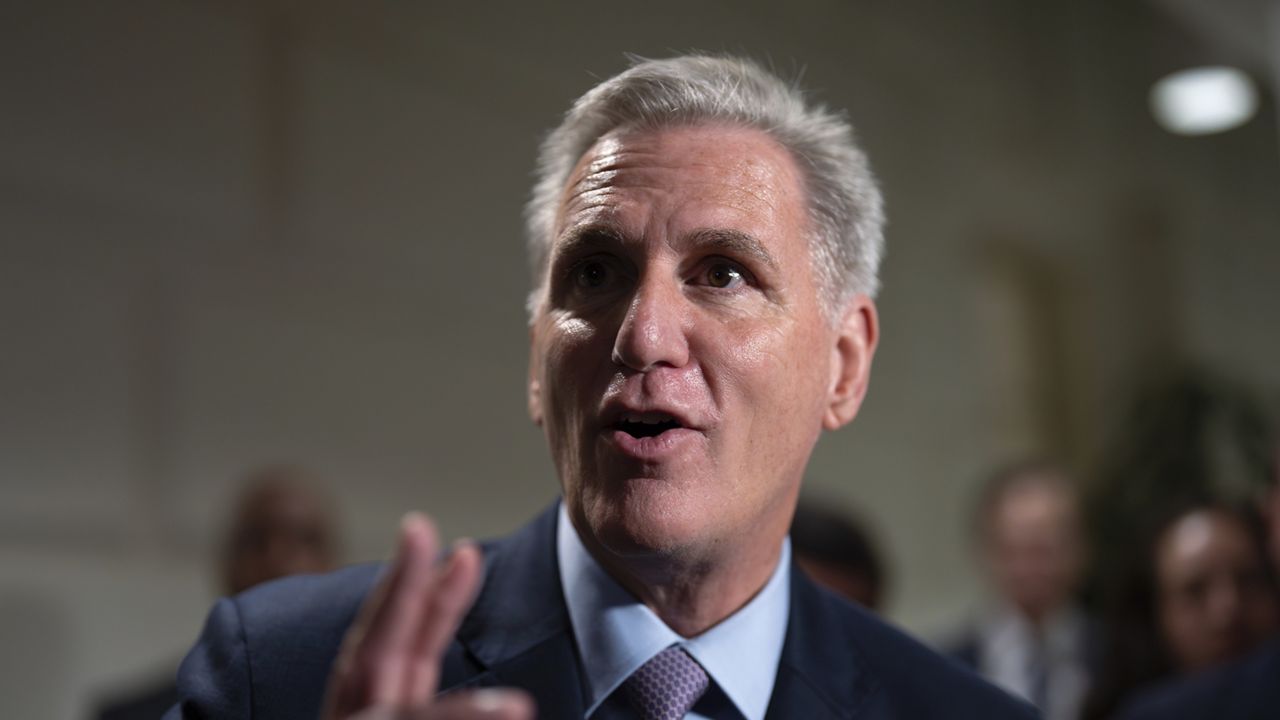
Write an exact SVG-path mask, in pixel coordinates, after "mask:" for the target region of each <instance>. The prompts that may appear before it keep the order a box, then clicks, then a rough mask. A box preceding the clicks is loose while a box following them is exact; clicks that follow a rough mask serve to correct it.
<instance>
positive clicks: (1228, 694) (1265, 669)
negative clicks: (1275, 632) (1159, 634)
mask: <svg viewBox="0 0 1280 720" xmlns="http://www.w3.org/2000/svg"><path fill="white" fill-rule="evenodd" d="M1119 717H1120V718H1122V719H1123V720H1166V719H1167V720H1273V719H1274V718H1276V717H1280V638H1277V639H1275V640H1272V641H1271V643H1270V644H1269V645H1267V646H1266V647H1264V648H1263V649H1261V650H1259V651H1257V652H1255V653H1254V654H1252V655H1250V656H1249V657H1248V658H1245V659H1244V660H1242V661H1239V662H1235V663H1232V664H1230V665H1224V666H1223V667H1220V668H1215V669H1213V670H1209V671H1207V672H1204V673H1201V674H1199V675H1196V676H1195V677H1192V678H1190V679H1180V680H1175V681H1171V682H1168V683H1165V684H1163V685H1159V686H1157V687H1156V688H1154V689H1152V690H1149V691H1147V692H1144V693H1142V694H1140V695H1139V696H1138V697H1137V699H1136V700H1134V701H1133V702H1132V703H1130V704H1129V705H1128V707H1126V708H1125V710H1124V711H1123V712H1121V713H1120V716H1119Z"/></svg>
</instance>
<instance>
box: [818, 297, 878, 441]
mask: <svg viewBox="0 0 1280 720" xmlns="http://www.w3.org/2000/svg"><path fill="white" fill-rule="evenodd" d="M836 333H837V334H836V344H835V347H833V348H832V349H831V382H830V385H829V386H828V387H829V388H830V390H829V392H828V395H827V408H826V412H825V413H823V416H822V426H823V427H825V428H826V429H828V430H838V429H839V428H842V427H844V426H845V425H847V424H849V422H850V421H852V420H853V418H854V417H856V416H857V414H858V408H860V407H862V398H863V397H865V396H866V394H867V382H868V381H869V380H870V378H871V359H872V357H874V356H875V354H876V343H877V342H879V340H880V320H879V317H878V316H877V315H876V305H875V303H874V302H873V301H872V300H871V298H870V297H868V296H867V295H863V294H858V295H857V296H855V297H854V298H853V299H852V300H850V301H849V304H848V306H847V307H846V308H845V311H844V315H843V317H842V318H841V320H840V324H839V326H838V327H837V328H836Z"/></svg>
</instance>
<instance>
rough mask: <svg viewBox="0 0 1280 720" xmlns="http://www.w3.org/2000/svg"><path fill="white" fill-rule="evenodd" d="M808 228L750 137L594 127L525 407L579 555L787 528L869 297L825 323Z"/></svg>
mask: <svg viewBox="0 0 1280 720" xmlns="http://www.w3.org/2000/svg"><path fill="white" fill-rule="evenodd" d="M807 230H808V223H807V215H806V207H805V202H804V195H803V190H802V180H801V176H800V174H799V171H798V169H797V168H796V166H795V162H794V160H793V159H792V158H791V156H790V155H789V153H788V152H787V151H786V150H785V149H783V148H782V147H781V146H780V145H778V144H777V143H776V142H774V141H773V140H772V139H770V138H769V137H768V136H766V135H765V134H763V133H761V132H759V131H755V130H748V129H739V128H730V127H725V126H705V125H704V126H694V127H683V128H671V129H666V130H660V131H647V132H634V133H618V134H609V135H606V136H605V137H603V138H602V139H601V140H600V141H599V142H597V143H596V145H595V146H594V147H593V148H592V149H590V150H589V151H587V153H586V154H585V155H584V156H583V157H582V159H581V160H580V161H579V163H578V166H577V168H576V169H575V170H574V172H573V173H572V174H571V176H570V179H569V183H568V186H567V187H566V189H565V192H564V195H563V196H562V201H561V206H560V209H559V215H558V220H557V227H556V231H555V234H554V237H553V245H552V248H551V253H550V261H549V267H548V270H547V272H548V275H547V277H546V298H545V301H544V303H543V305H542V307H541V309H540V310H539V311H538V314H537V317H536V319H535V322H534V328H533V342H532V356H531V362H530V409H531V412H532V414H533V416H534V419H535V420H536V421H538V422H540V423H542V425H543V427H544V429H545V432H546V435H547V439H548V442H549V444H550V446H551V452H552V456H553V460H554V461H555V463H556V466H557V469H558V471H559V475H560V478H561V483H562V485H563V491H564V497H565V502H566V504H567V506H568V508H569V511H570V516H571V517H572V518H573V521H574V525H575V527H576V528H577V529H578V531H579V533H581V534H582V535H583V536H584V540H587V541H588V543H589V544H598V545H600V546H603V547H604V548H606V549H607V550H608V551H610V552H612V553H615V554H619V555H633V556H634V555H661V556H673V555H683V556H686V557H691V558H698V557H709V556H711V555H713V554H714V553H716V552H723V551H724V550H725V549H726V547H727V543H736V542H739V541H742V540H744V539H745V538H746V537H747V536H748V535H753V536H758V537H760V538H770V537H773V536H776V537H778V538H781V536H782V535H783V534H784V533H785V532H786V527H787V524H788V523H789V522H790V517H791V513H792V511H793V509H794V504H795V495H796V492H797V489H798V487H799V482H800V478H801V476H802V475H803V471H804V467H805V464H806V462H807V460H808V458H809V454H810V452H811V451H812V449H813V445H814V443H815V442H816V440H817V438H818V435H819V433H820V431H821V429H822V427H823V425H824V423H825V424H826V425H828V426H829V427H838V426H839V425H841V424H843V423H844V422H847V421H848V420H849V419H851V418H852V415H853V413H854V412H856V407H857V403H858V401H860V400H861V397H862V391H863V388H864V387H865V379H866V372H867V370H868V369H869V364H870V355H871V352H872V351H873V349H874V340H875V315H874V307H873V306H872V305H871V302H870V300H868V299H867V298H865V297H859V298H858V299H856V300H855V301H854V302H853V303H852V305H851V307H854V308H856V310H855V311H854V312H853V313H852V315H850V317H852V318H853V319H852V320H851V321H849V322H845V323H843V324H842V323H839V322H837V323H832V322H830V321H829V320H828V319H827V318H826V316H824V314H823V313H822V311H821V308H820V306H819V289H818V286H817V281H816V278H815V276H814V273H813V269H812V264H811V259H810V254H809V244H808V239H807ZM850 328H852V331H851V330H850ZM851 332H852V333H853V334H855V335H856V334H857V333H862V334H861V335H860V336H859V337H856V338H853V339H850V338H849V337H848V336H849V335H850V333H851ZM842 338H843V340H842ZM851 360H852V362H853V365H855V366H856V367H854V368H853V369H852V370H851V368H850V362H851ZM851 375H856V377H851ZM851 396H855V397H851ZM833 403H834V405H833Z"/></svg>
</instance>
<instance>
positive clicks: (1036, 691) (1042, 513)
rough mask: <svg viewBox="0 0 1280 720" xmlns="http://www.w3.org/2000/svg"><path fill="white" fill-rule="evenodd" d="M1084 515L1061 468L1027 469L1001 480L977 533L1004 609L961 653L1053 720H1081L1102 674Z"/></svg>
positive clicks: (1001, 475)
mask: <svg viewBox="0 0 1280 720" xmlns="http://www.w3.org/2000/svg"><path fill="white" fill-rule="evenodd" d="M1079 513H1080V510H1079V498H1078V491H1077V489H1076V487H1075V484H1074V481H1073V479H1072V478H1071V477H1070V476H1069V475H1068V474H1067V473H1066V471H1065V470H1064V469H1062V468H1061V467H1059V466H1057V465H1054V464H1052V463H1049V462H1046V461H1041V460H1032V461H1025V462H1020V463H1017V464H1014V465H1010V466H1008V467H1005V468H1003V469H1001V470H1000V471H998V472H996V473H995V474H994V475H992V476H991V478H990V479H989V480H988V481H987V483H986V484H985V486H984V487H983V488H982V491H981V494H980V496H979V503H978V509H977V513H976V515H975V521H976V522H975V525H976V527H975V531H976V536H977V541H978V547H979V553H980V557H981V559H982V561H983V565H984V566H985V568H986V572H987V576H988V578H989V579H990V581H991V584H992V587H993V589H994V591H995V599H994V600H995V601H994V603H993V604H992V606H991V607H989V608H988V609H987V610H986V612H985V613H984V616H983V617H981V618H980V619H979V620H978V621H977V622H976V623H975V624H974V625H973V626H972V627H971V628H970V629H969V630H967V631H966V632H965V633H964V634H962V636H961V640H960V641H959V642H957V643H955V645H954V646H953V648H952V654H953V655H955V657H957V658H958V659H959V660H961V661H962V662H964V663H965V664H967V665H969V666H971V667H973V668H975V669H976V670H978V672H980V673H981V674H982V675H983V676H985V677H987V678H988V679H990V680H992V681H994V682H995V683H996V684H997V685H1000V686H1001V687H1003V688H1005V689H1006V690H1009V691H1010V692H1012V693H1014V694H1016V695H1019V696H1021V697H1023V698H1026V699H1027V700H1029V701H1031V702H1032V703H1033V704H1034V705H1036V707H1038V708H1040V710H1041V711H1042V712H1043V713H1044V715H1045V717H1046V718H1048V719H1049V720H1073V719H1074V718H1078V717H1079V716H1080V711H1081V708H1082V706H1083V702H1084V698H1085V695H1086V693H1087V692H1088V689H1089V685H1090V682H1091V680H1092V676H1093V673H1094V667H1095V664H1096V651H1097V637H1096V635H1097V630H1096V627H1095V624H1094V623H1093V621H1092V620H1091V619H1090V618H1089V617H1088V616H1087V615H1086V614H1085V613H1084V612H1083V611H1082V610H1081V608H1080V607H1079V605H1078V604H1077V603H1076V593H1077V591H1078V589H1079V584H1080V577H1081V569H1082V563H1083V557H1084V546H1083V533H1082V529H1081V523H1080V515H1079Z"/></svg>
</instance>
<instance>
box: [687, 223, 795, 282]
mask: <svg viewBox="0 0 1280 720" xmlns="http://www.w3.org/2000/svg"><path fill="white" fill-rule="evenodd" d="M688 239H689V241H690V242H692V243H693V244H694V245H697V246H698V247H701V248H703V249H711V250H717V251H720V252H723V253H724V254H726V255H737V256H739V257H747V258H750V259H752V260H755V261H756V262H758V263H760V264H762V265H764V266H766V267H768V268H769V269H770V270H772V271H775V272H776V271H777V269H778V263H777V261H776V260H774V259H773V256H772V255H770V254H769V251H768V250H766V249H765V247H764V244H762V243H761V242H760V241H759V240H757V239H756V238H755V237H754V236H752V235H749V234H747V233H744V232H742V231H740V230H730V229H727V228H703V229H700V230H694V231H693V232H691V233H689V235H688Z"/></svg>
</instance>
